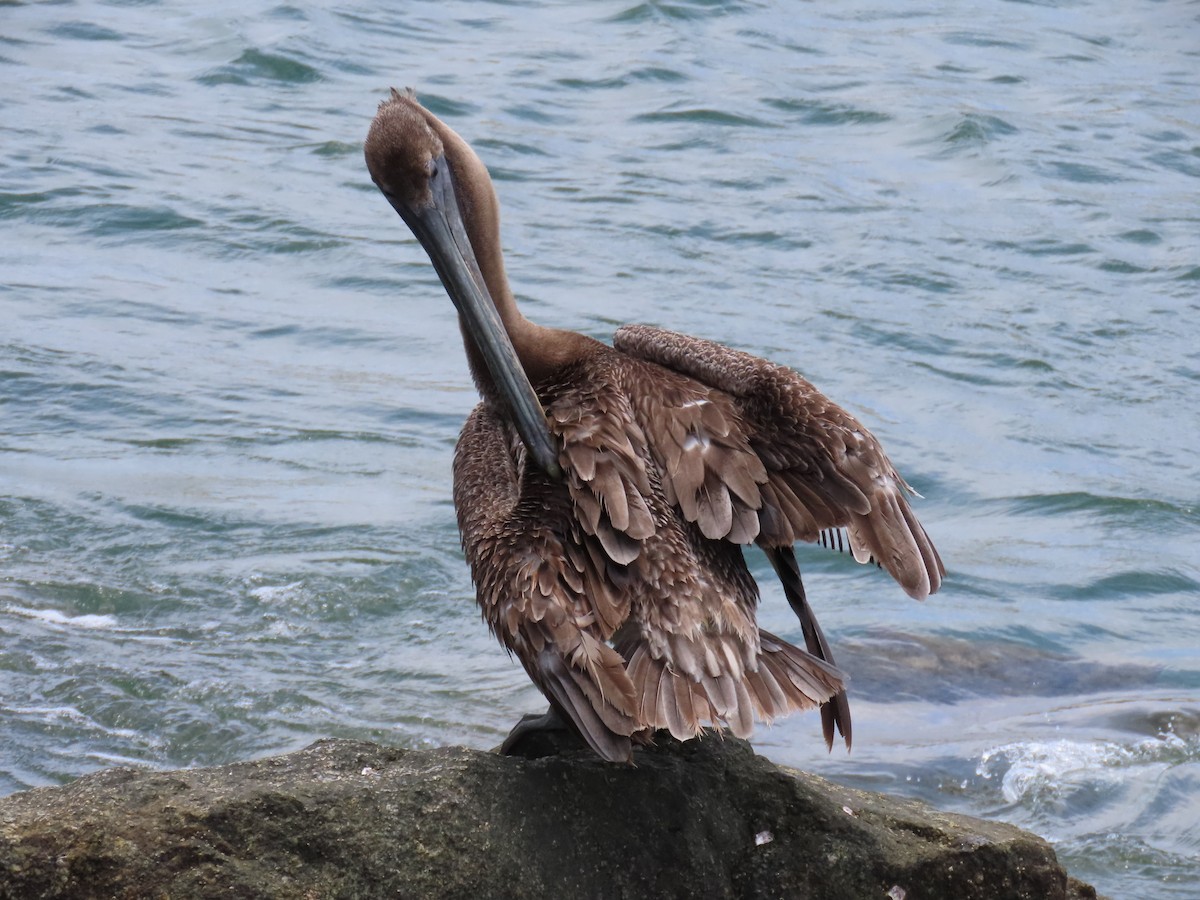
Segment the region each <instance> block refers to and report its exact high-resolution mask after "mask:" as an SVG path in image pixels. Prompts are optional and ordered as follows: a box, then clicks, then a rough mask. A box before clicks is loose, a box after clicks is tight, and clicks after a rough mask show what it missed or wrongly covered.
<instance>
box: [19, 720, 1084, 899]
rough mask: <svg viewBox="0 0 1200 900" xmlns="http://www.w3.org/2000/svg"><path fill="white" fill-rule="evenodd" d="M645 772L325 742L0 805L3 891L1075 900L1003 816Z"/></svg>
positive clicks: (729, 775) (35, 894)
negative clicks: (249, 759) (1001, 819)
mask: <svg viewBox="0 0 1200 900" xmlns="http://www.w3.org/2000/svg"><path fill="white" fill-rule="evenodd" d="M635 759H636V763H637V765H636V766H635V767H624V766H616V765H611V764H608V763H604V762H601V761H600V760H598V759H597V758H596V757H594V756H592V755H591V754H590V753H587V752H583V751H569V752H566V753H563V754H561V755H556V756H549V757H545V758H542V759H521V758H506V757H501V756H497V755H496V754H493V753H484V752H480V751H476V750H467V749H463V748H461V747H447V748H442V749H438V750H420V751H418V750H400V749H394V748H387V747H381V746H378V745H375V744H368V743H358V742H353V741H319V742H318V743H316V744H313V745H312V746H311V747H309V748H307V749H305V750H302V751H300V752H298V753H291V754H288V755H286V756H279V757H273V758H269V759H262V760H258V761H255V762H248V763H236V764H233V765H228V766H220V767H217V768H211V769H190V770H184V771H178V772H149V771H138V770H133V769H112V770H108V771H104V772H99V773H97V774H95V775H89V776H86V777H84V778H80V779H79V780H78V781H76V782H74V783H72V784H69V785H66V786H65V787H56V788H40V789H37V790H31V791H26V792H24V793H20V794H15V795H13V796H10V797H7V798H4V799H0V898H12V900H16V898H21V900H33V898H50V897H56V898H76V897H80V898H83V897H96V898H100V897H103V898H130V900H132V898H138V900H141V898H157V897H169V898H172V900H186V898H199V897H203V898H213V897H220V898H297V900H300V898H304V900H310V898H313V900H315V898H322V900H323V898H337V897H346V898H373V897H388V898H393V897H402V898H410V897H411V898H427V897H464V898H465V897H489V898H490V897H511V898H518V897H529V898H543V897H563V898H570V897H602V898H610V897H612V898H616V897H629V898H645V897H706V898H707V897H730V898H732V897H747V898H749V897H755V898H758V897H761V898H777V897H778V898H792V897H809V898H814V900H820V898H828V900H834V898H868V897H869V898H880V900H883V898H892V900H901V898H906V900H936V898H965V897H970V898H992V897H994V898H1030V900H1034V898H1036V900H1047V898H1083V897H1094V896H1095V892H1094V891H1092V889H1091V888H1089V887H1087V886H1086V885H1083V884H1081V883H1079V882H1076V881H1074V880H1073V879H1070V878H1068V876H1067V874H1066V873H1065V872H1064V871H1063V869H1062V867H1061V866H1060V865H1059V864H1058V861H1057V859H1056V858H1055V855H1054V851H1053V850H1052V849H1051V848H1050V846H1049V845H1048V844H1047V843H1046V842H1045V841H1043V840H1042V839H1041V838H1038V837H1036V836H1034V835H1032V834H1029V833H1027V832H1024V831H1021V830H1020V829H1018V828H1015V827H1013V826H1011V825H1005V824H1002V823H999V822H987V821H982V820H979V819H973V818H969V817H966V816H959V815H949V814H946V813H939V812H936V811H934V810H932V809H930V808H929V807H927V806H924V805H923V804H920V803H917V802H915V801H910V800H900V799H896V798H892V797H887V796H883V795H880V794H871V793H866V792H863V791H857V790H853V789H851V788H846V787H841V786H839V785H836V784H832V783H830V782H828V781H825V780H823V779H821V778H817V777H815V776H813V775H807V774H804V773H801V772H794V771H790V770H785V769H781V768H779V767H778V766H776V765H774V764H773V763H771V762H770V761H769V760H767V759H764V758H763V757H760V756H757V755H755V753H754V751H753V750H752V749H751V748H750V746H749V745H748V744H746V743H745V742H743V741H739V740H734V739H731V738H725V739H722V738H719V737H716V736H713V737H708V738H705V739H703V740H700V741H689V742H687V743H684V744H680V743H677V742H675V741H673V740H670V739H667V740H665V741H663V742H661V743H660V745H659V746H657V747H655V748H651V749H647V750H641V751H638V752H637V754H636V756H635Z"/></svg>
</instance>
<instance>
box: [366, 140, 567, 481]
mask: <svg viewBox="0 0 1200 900" xmlns="http://www.w3.org/2000/svg"><path fill="white" fill-rule="evenodd" d="M434 162H435V165H436V174H435V175H434V177H433V178H432V179H431V180H430V189H431V191H432V194H433V200H432V202H430V203H429V204H427V205H422V206H420V207H414V206H409V205H407V204H405V203H403V202H401V201H399V200H397V199H395V198H394V197H392V196H390V195H388V194H386V193H385V194H384V196H385V197H387V199H388V202H389V203H391V204H392V207H393V208H394V209H395V210H396V212H398V213H399V214H400V218H402V219H403V220H404V222H405V224H407V225H408V227H409V228H411V229H412V233H413V234H414V235H416V238H417V240H418V241H420V242H421V246H422V247H424V248H425V252H426V253H428V254H429V259H430V261H431V262H432V263H433V267H434V269H436V270H437V273H438V277H439V278H440V279H441V280H442V284H443V286H445V288H446V293H447V294H449V295H450V299H451V300H452V301H454V306H455V308H456V309H457V310H458V314H459V316H461V317H462V321H463V324H464V326H465V327H466V329H467V332H468V333H469V334H470V336H471V339H472V340H473V341H474V342H475V346H476V347H478V348H479V351H480V353H482V354H483V358H484V361H485V362H486V364H487V367H488V371H489V372H490V373H491V375H492V380H493V381H494V382H495V383H496V386H497V387H498V388H499V389H500V393H501V395H502V396H503V398H504V400H505V402H506V403H507V404H508V407H509V411H510V412H511V413H512V416H513V419H514V420H515V421H516V425H517V431H518V432H519V433H520V435H521V440H523V441H524V442H525V446H526V448H528V450H529V453H530V455H531V456H532V457H533V459H534V461H535V462H536V463H537V465H538V466H539V467H540V468H541V469H542V470H543V471H544V472H545V473H546V474H547V475H549V476H550V477H551V478H554V479H559V478H561V477H562V469H560V468H559V465H558V447H557V445H556V443H555V441H554V436H553V435H551V434H550V430H549V428H548V427H547V426H546V411H545V410H544V409H542V404H541V402H540V401H539V400H538V398H537V394H536V393H534V390H533V385H532V384H530V383H529V376H527V375H526V374H525V369H524V367H523V366H522V365H521V360H520V358H519V357H518V356H517V351H516V349H515V348H514V347H513V345H512V341H511V340H510V339H509V337H508V332H507V331H505V330H504V324H503V323H502V322H501V321H500V315H499V313H497V312H496V304H495V303H493V302H492V298H491V295H490V294H489V293H488V289H487V285H486V284H484V281H483V275H482V274H481V273H480V271H479V263H478V262H477V261H476V260H475V252H474V251H473V250H472V249H471V242H470V240H468V238H467V232H466V229H465V228H464V227H463V222H462V216H461V215H460V213H459V210H458V201H457V200H456V199H455V196H454V184H453V182H452V180H451V178H450V170H449V168H448V166H447V165H446V161H445V158H439V159H437V160H435V161H434Z"/></svg>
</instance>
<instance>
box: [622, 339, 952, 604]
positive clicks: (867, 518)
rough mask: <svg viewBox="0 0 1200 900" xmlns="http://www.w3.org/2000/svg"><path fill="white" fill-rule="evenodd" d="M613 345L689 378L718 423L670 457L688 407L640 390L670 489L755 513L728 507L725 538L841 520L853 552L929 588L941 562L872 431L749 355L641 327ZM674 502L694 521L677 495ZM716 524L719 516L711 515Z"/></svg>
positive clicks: (772, 536)
mask: <svg viewBox="0 0 1200 900" xmlns="http://www.w3.org/2000/svg"><path fill="white" fill-rule="evenodd" d="M613 345H614V347H615V348H616V349H617V350H618V351H620V352H622V353H625V354H627V355H628V356H630V357H634V358H636V359H640V360H643V361H646V362H650V363H654V364H656V365H658V366H662V367H664V368H666V369H667V370H670V371H671V372H674V373H678V374H680V375H684V376H686V377H687V378H688V379H691V380H692V381H693V382H695V383H697V384H696V387H695V388H694V391H695V392H696V396H695V397H693V400H698V401H703V402H701V403H700V404H699V407H700V408H701V409H704V410H708V409H710V408H711V410H712V412H711V413H709V414H710V415H711V416H713V417H714V418H720V419H721V420H722V423H723V424H722V425H721V428H720V429H718V430H717V431H704V432H702V433H701V434H699V436H698V437H695V438H693V439H691V440H690V441H685V442H684V444H683V445H682V447H681V450H680V452H679V454H678V455H679V459H672V458H671V454H672V453H674V447H675V446H676V445H678V444H679V441H678V440H677V437H676V433H677V432H678V429H679V424H678V423H679V422H680V421H682V420H683V419H684V418H685V417H688V416H689V415H694V414H689V412H688V410H690V409H694V408H695V407H688V406H686V402H687V401H685V404H684V405H682V406H681V405H678V404H674V405H673V401H672V398H671V397H670V395H669V394H660V393H657V392H655V393H651V392H640V393H639V394H638V395H637V396H639V398H644V399H642V400H641V402H642V406H641V407H639V409H638V412H639V414H640V415H639V419H640V422H641V424H642V427H643V428H645V429H646V430H647V432H648V436H649V439H650V444H651V447H652V448H654V451H655V453H656V455H658V456H659V457H660V463H661V464H662V465H663V467H664V479H666V480H669V481H671V482H672V485H673V490H674V493H675V494H676V495H681V494H685V493H690V494H692V495H694V496H695V497H696V498H699V499H697V500H696V503H697V505H698V506H699V505H700V504H701V503H703V502H709V503H711V502H712V499H713V497H714V496H716V497H717V498H718V502H720V503H721V504H722V505H723V503H724V501H723V499H721V493H722V486H723V491H724V494H725V495H726V496H728V497H729V498H730V505H731V507H734V508H735V509H736V505H735V503H734V500H733V498H735V497H736V498H737V499H738V500H740V501H741V502H742V503H743V504H744V505H746V506H748V507H750V508H752V509H754V510H755V511H756V512H757V517H758V522H757V525H758V527H757V529H756V530H754V529H748V528H747V527H745V525H744V524H743V519H742V518H741V517H734V516H731V517H730V527H729V529H728V530H727V531H726V532H725V534H723V535H721V536H722V537H726V538H728V539H730V540H735V541H738V542H746V541H747V540H754V541H756V542H757V543H759V544H760V545H762V546H764V547H784V546H789V545H791V544H792V543H794V542H795V541H797V540H802V541H816V540H817V539H818V537H819V535H820V533H821V532H822V531H824V530H826V529H830V528H839V527H844V528H846V529H847V532H848V534H849V537H850V544H851V549H852V550H853V552H854V556H855V558H856V559H857V560H859V562H867V561H869V560H870V559H872V557H873V558H874V559H875V560H876V561H877V562H879V564H880V565H882V566H883V568H884V569H886V570H887V571H888V572H889V573H890V574H891V575H892V577H893V578H895V579H896V581H897V582H899V583H900V585H901V586H902V587H903V588H904V590H905V591H906V592H907V593H908V594H909V595H910V596H913V597H916V598H918V599H919V598H923V597H926V596H928V595H929V594H931V593H933V592H934V591H936V590H937V589H938V587H939V586H940V584H941V580H942V575H943V574H945V569H944V567H943V565H942V561H941V559H940V557H939V556H938V553H937V550H936V549H934V546H933V543H932V542H931V541H930V540H929V537H928V535H926V533H925V529H924V528H923V527H922V526H921V524H920V522H918V521H917V518H916V516H915V515H914V514H913V512H912V509H911V508H910V506H909V503H908V498H907V496H906V495H907V494H909V493H913V491H912V489H911V488H910V487H909V486H908V485H907V484H906V483H905V482H904V479H902V478H901V477H900V475H899V474H898V473H897V472H896V470H895V469H894V468H893V466H892V464H891V462H890V461H889V460H888V458H887V455H886V454H885V453H884V452H883V448H882V447H881V446H880V445H879V442H878V441H877V440H876V439H875V437H874V436H873V435H872V434H871V433H870V432H869V431H868V430H867V429H866V428H865V427H864V426H863V425H862V424H861V423H860V422H859V421H858V420H857V419H855V418H854V416H852V415H850V413H848V412H846V411H845V410H844V409H842V408H841V407H839V406H837V405H836V404H835V403H833V402H832V401H831V400H829V399H828V398H827V397H826V396H825V395H824V394H822V393H821V392H820V391H818V390H817V389H816V388H815V387H813V385H812V384H810V383H809V382H808V381H806V380H805V379H804V378H802V377H800V376H799V375H798V374H796V373H795V372H794V371H792V370H791V369H788V368H786V367H784V366H779V365H775V364H774V363H771V362H768V361H766V360H763V359H759V358H758V357H756V356H751V355H750V354H748V353H742V352H739V351H737V350H730V349H729V348H728V347H724V346H722V345H720V344H718V343H715V342H713V341H708V340H704V339H702V338H695V337H690V336H688V335H683V334H677V333H675V332H671V331H664V330H662V329H658V328H652V327H649V326H646V325H627V326H625V327H623V328H621V329H620V330H619V331H617V333H616V336H615V338H614V340H613ZM721 431H723V432H724V433H720V432H721ZM662 448H668V449H662ZM731 450H732V452H731ZM751 456H752V457H753V460H751V459H749V457H751ZM696 472H701V473H702V475H701V476H697V475H696V474H695V473H696ZM751 481H752V482H754V483H755V484H756V485H757V486H758V491H759V494H760V495H761V496H760V501H759V503H758V504H757V505H755V504H754V503H753V492H752V491H750V490H748V489H747V486H746V485H747V483H748V482H751ZM696 484H700V485H702V486H701V487H700V488H698V489H697V488H695V485H696ZM679 507H680V509H681V510H682V511H683V513H684V515H685V516H686V517H688V518H689V520H690V521H700V520H699V518H698V514H697V513H696V512H695V511H694V510H691V509H690V508H689V505H688V501H685V499H684V498H683V497H682V496H680V497H679ZM724 521H725V519H724V516H723V515H722V518H721V519H720V520H719V522H718V524H723V523H724ZM735 523H737V524H736V525H735ZM718 530H719V529H718ZM751 530H753V531H754V533H753V534H749V532H750V531H751ZM705 533H706V534H709V532H708V531H707V530H706V531H705ZM709 536H713V535H709Z"/></svg>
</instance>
